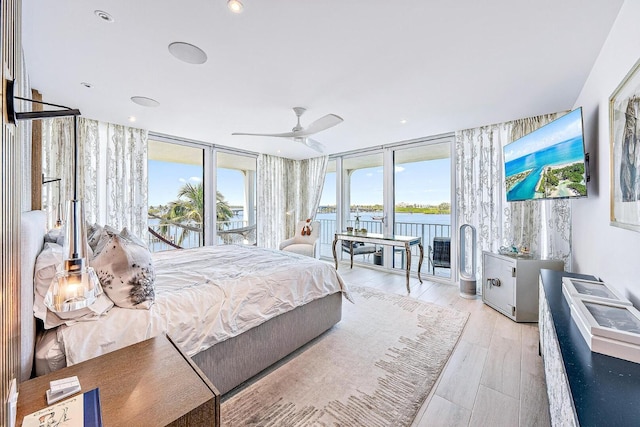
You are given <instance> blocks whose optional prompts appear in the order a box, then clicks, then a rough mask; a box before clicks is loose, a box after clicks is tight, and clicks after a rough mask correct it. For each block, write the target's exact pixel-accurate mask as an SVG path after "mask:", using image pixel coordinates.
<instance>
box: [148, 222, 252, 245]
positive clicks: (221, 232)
mask: <svg viewBox="0 0 640 427" xmlns="http://www.w3.org/2000/svg"><path fill="white" fill-rule="evenodd" d="M216 226H217V227H218V244H221V245H224V244H230V243H238V244H255V242H256V233H255V225H253V226H247V224H246V221H219V222H217V223H216ZM198 227H200V224H189V229H185V227H184V226H182V225H180V224H168V225H166V231H165V232H164V233H162V232H161V229H162V228H163V226H162V225H160V224H149V228H150V229H151V230H153V231H155V232H156V233H158V234H161V235H163V236H164V237H165V238H166V239H167V240H168V241H170V242H172V243H173V244H176V245H177V244H179V245H180V246H181V247H182V248H184V249H188V248H197V247H199V246H202V245H203V242H204V237H203V234H202V231H196V230H194V229H193V228H198ZM185 230H186V232H185ZM183 232H184V233H185V235H184V238H183V239H182V242H180V236H181V235H182V234H183ZM148 246H149V250H150V251H151V252H159V251H166V250H171V249H174V248H173V247H172V246H171V245H170V244H168V243H165V242H163V241H162V240H161V239H159V238H157V237H155V236H153V235H152V234H151V233H149V238H148Z"/></svg>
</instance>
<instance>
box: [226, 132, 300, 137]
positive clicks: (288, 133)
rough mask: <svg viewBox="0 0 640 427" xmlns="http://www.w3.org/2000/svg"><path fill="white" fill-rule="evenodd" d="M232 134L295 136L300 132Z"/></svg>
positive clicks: (238, 133) (239, 133) (235, 133)
mask: <svg viewBox="0 0 640 427" xmlns="http://www.w3.org/2000/svg"><path fill="white" fill-rule="evenodd" d="M231 135H244V136H275V137H278V138H293V137H296V136H298V135H299V132H285V133H244V132H234V133H232V134H231Z"/></svg>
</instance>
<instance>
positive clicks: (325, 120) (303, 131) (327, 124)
mask: <svg viewBox="0 0 640 427" xmlns="http://www.w3.org/2000/svg"><path fill="white" fill-rule="evenodd" d="M305 111H307V109H306V108H302V107H293V112H294V113H295V114H296V117H297V118H298V123H297V124H296V125H295V126H294V127H293V129H291V132H284V133H240V132H235V133H232V134H231V135H249V136H274V137H277V138H289V139H293V140H294V141H296V142H300V143H302V144H304V145H306V146H307V147H309V148H312V149H314V150H316V151H317V152H319V153H322V151H323V149H324V146H323V145H322V144H320V143H319V142H318V141H316V140H315V139H312V138H309V137H310V136H311V135H313V134H315V133H318V132H322V131H323V130H326V129H329V128H331V127H334V126H336V125H338V124H340V123H342V121H343V120H342V117H340V116H337V115H335V114H327V115H326V116H323V117H320V118H319V119H318V120H316V121H315V122H313V123H311V124H310V125H309V126H307V127H306V128H303V127H302V125H300V116H302V114H303V113H304V112H305Z"/></svg>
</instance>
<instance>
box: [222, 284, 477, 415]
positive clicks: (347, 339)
mask: <svg viewBox="0 0 640 427" xmlns="http://www.w3.org/2000/svg"><path fill="white" fill-rule="evenodd" d="M349 288H350V290H351V291H352V295H353V298H354V301H355V304H351V303H350V302H348V301H346V300H345V301H344V303H343V313H342V320H341V321H340V323H338V324H337V325H336V326H334V327H333V328H332V329H330V330H329V331H328V332H327V333H325V334H323V335H322V336H320V337H319V338H317V339H316V340H314V341H312V342H311V343H310V344H308V345H306V346H304V347H303V348H302V349H300V350H298V351H297V352H295V353H294V354H293V355H292V356H290V357H288V358H286V359H285V360H283V361H282V363H280V364H278V366H275V367H272V368H270V369H268V370H267V372H265V373H263V374H262V375H261V376H260V378H259V379H257V380H255V381H252V382H250V383H248V384H247V385H245V386H243V388H241V389H240V390H238V391H234V392H232V393H231V394H230V396H225V399H223V400H224V401H223V403H222V406H221V414H222V425H223V426H225V427H227V426H273V427H276V426H277V427H282V426H296V427H297V426H336V425H339V426H345V427H350V426H367V427H375V426H380V427H388V426H406V425H409V424H411V422H412V421H413V419H414V418H415V416H416V413H417V412H418V410H419V409H420V407H421V405H422V403H423V402H424V400H425V399H426V397H427V396H428V394H429V391H430V390H431V388H432V387H433V384H434V383H435V381H436V379H437V378H438V375H440V372H441V371H442V368H443V367H444V365H445V363H446V361H447V359H448V358H449V355H450V354H451V351H452V350H453V348H454V346H455V345H456V343H457V341H458V338H459V337H460V334H461V333H462V329H463V328H464V325H465V323H466V321H467V318H468V316H469V314H468V313H462V312H458V311H455V310H452V309H450V308H446V307H440V306H437V305H434V304H429V303H425V302H421V301H417V300H415V299H412V298H408V297H404V296H401V295H393V294H387V293H383V292H380V291H377V290H374V289H371V288H366V287H357V286H350V287H349Z"/></svg>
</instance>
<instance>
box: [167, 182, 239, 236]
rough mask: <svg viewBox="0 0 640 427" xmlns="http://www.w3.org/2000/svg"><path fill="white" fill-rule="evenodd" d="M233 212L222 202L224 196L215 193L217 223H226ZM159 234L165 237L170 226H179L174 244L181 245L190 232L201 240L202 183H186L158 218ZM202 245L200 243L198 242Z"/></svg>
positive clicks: (202, 215)
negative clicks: (175, 198)
mask: <svg viewBox="0 0 640 427" xmlns="http://www.w3.org/2000/svg"><path fill="white" fill-rule="evenodd" d="M231 217H233V211H232V210H231V207H229V204H228V203H227V202H226V201H225V200H224V196H223V195H222V193H220V192H219V191H216V219H217V221H218V222H224V221H228V220H229V219H231ZM159 218H160V232H161V233H162V234H163V235H165V236H166V235H167V233H168V231H169V226H170V225H176V223H177V224H181V226H180V228H181V231H180V234H179V236H178V241H177V242H176V244H178V245H180V246H181V245H182V242H184V240H185V239H186V238H187V236H188V235H189V233H190V232H192V231H194V232H197V233H198V234H199V236H200V240H202V224H203V222H204V187H203V185H202V183H199V184H195V185H194V184H190V183H187V184H185V185H184V186H182V187H181V188H180V190H179V191H178V200H175V201H173V202H170V203H169V205H168V206H167V208H166V211H165V212H164V213H162V214H161V215H160V216H159ZM200 243H202V241H201V242H200Z"/></svg>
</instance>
